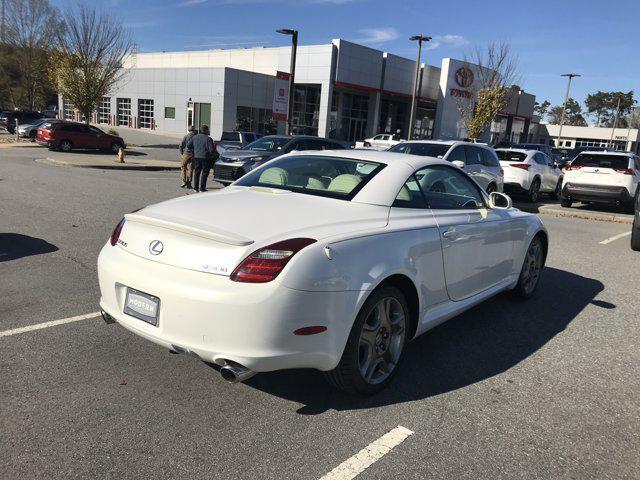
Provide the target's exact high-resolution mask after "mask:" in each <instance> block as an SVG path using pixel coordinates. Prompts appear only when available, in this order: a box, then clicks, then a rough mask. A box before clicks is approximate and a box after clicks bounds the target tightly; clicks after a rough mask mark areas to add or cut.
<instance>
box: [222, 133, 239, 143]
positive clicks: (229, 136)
mask: <svg viewBox="0 0 640 480" xmlns="http://www.w3.org/2000/svg"><path fill="white" fill-rule="evenodd" d="M220 140H222V141H223V142H239V141H240V134H239V133H238V132H222V136H221V137H220Z"/></svg>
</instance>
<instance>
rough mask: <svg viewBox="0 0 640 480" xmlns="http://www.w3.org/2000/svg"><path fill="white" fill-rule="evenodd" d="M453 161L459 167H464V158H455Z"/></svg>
mask: <svg viewBox="0 0 640 480" xmlns="http://www.w3.org/2000/svg"><path fill="white" fill-rule="evenodd" d="M451 163H453V164H454V165H455V166H456V167H458V168H464V162H463V161H462V160H454V161H453V162H451Z"/></svg>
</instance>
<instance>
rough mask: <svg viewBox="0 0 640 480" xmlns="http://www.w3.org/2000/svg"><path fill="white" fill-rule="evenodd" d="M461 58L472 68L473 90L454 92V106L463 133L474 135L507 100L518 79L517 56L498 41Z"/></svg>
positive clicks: (475, 137) (489, 122)
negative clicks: (465, 94)
mask: <svg viewBox="0 0 640 480" xmlns="http://www.w3.org/2000/svg"><path fill="white" fill-rule="evenodd" d="M465 62H466V63H467V64H468V66H467V68H470V69H472V70H473V72H474V76H475V79H476V80H475V82H474V83H475V85H476V86H475V87H474V91H475V94H471V95H467V96H464V95H460V96H458V97H457V109H458V113H459V114H460V120H461V122H462V124H463V126H464V128H465V129H466V130H467V135H468V136H469V137H470V138H473V139H477V138H480V136H481V135H482V134H483V132H484V131H485V130H486V129H487V128H488V127H489V125H490V124H491V121H492V120H493V119H494V118H495V116H496V115H497V114H498V112H499V111H500V110H502V109H503V108H504V107H505V105H506V104H507V103H508V101H509V93H510V90H511V87H512V86H513V85H514V84H516V83H519V81H520V78H519V75H518V59H517V58H516V57H515V55H513V54H512V53H511V49H510V47H509V44H507V43H506V42H500V43H489V44H488V45H487V47H486V49H484V50H483V49H480V48H476V49H475V50H474V52H473V54H472V55H471V57H470V58H465ZM474 65H475V66H474Z"/></svg>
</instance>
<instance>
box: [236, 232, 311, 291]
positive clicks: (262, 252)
mask: <svg viewBox="0 0 640 480" xmlns="http://www.w3.org/2000/svg"><path fill="white" fill-rule="evenodd" d="M315 242H316V241H315V240H314V239H313V238H292V239H290V240H284V241H282V242H278V243H274V244H272V245H268V246H266V247H264V248H261V249H259V250H256V251H255V252H253V253H252V254H251V255H249V256H248V257H247V258H245V259H244V260H243V261H242V262H241V263H240V265H238V266H237V267H236V269H235V270H234V271H233V272H232V273H231V277H230V278H231V280H233V281H234V282H245V283H266V282H270V281H271V280H273V279H274V278H276V277H277V276H278V275H279V274H280V272H281V271H282V269H283V268H284V267H285V265H286V264H287V263H289V260H291V258H293V256H294V255H295V254H296V253H298V252H299V251H300V250H302V249H303V248H304V247H307V246H309V245H311V244H312V243H315Z"/></svg>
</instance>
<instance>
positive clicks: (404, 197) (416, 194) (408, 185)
mask: <svg viewBox="0 0 640 480" xmlns="http://www.w3.org/2000/svg"><path fill="white" fill-rule="evenodd" d="M391 206H392V207H397V208H427V204H426V202H425V200H424V196H423V195H422V192H421V191H420V186H419V185H418V181H417V179H416V177H415V176H414V175H411V176H410V177H409V180H407V181H406V182H405V184H404V185H403V186H402V188H401V189H400V191H399V192H398V196H397V197H396V199H395V201H394V202H393V205H391Z"/></svg>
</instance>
